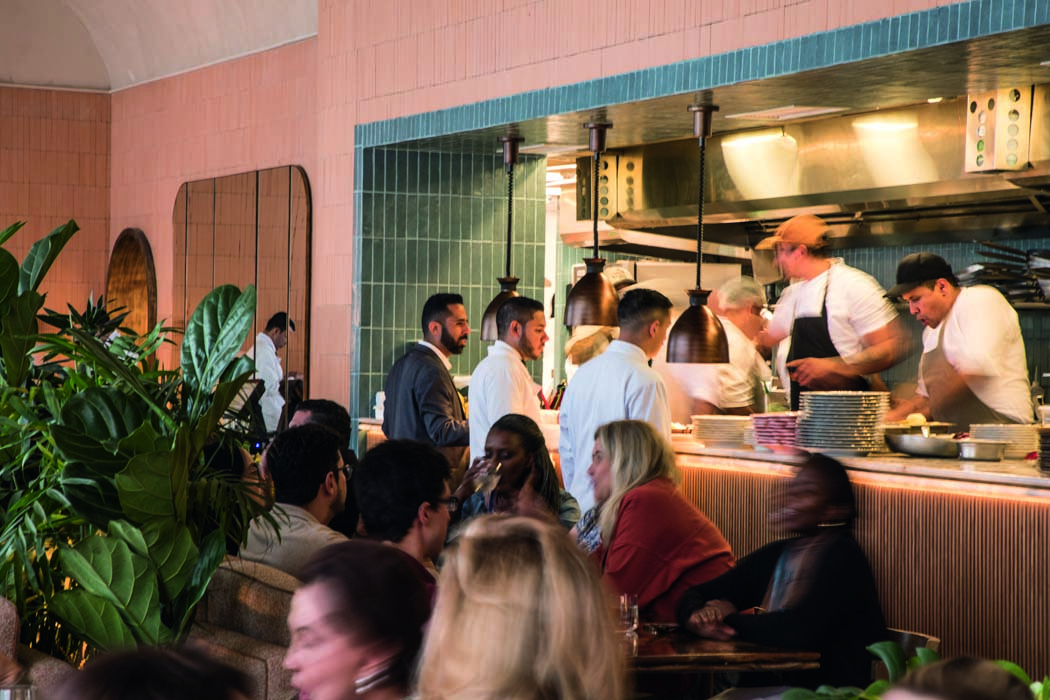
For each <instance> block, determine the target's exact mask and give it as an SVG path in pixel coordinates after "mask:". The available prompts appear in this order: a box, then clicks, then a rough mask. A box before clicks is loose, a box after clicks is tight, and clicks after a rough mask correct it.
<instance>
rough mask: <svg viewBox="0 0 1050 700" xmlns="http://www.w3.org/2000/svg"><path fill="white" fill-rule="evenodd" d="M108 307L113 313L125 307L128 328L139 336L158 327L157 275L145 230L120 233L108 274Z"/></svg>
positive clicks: (131, 229) (126, 230) (127, 230)
mask: <svg viewBox="0 0 1050 700" xmlns="http://www.w3.org/2000/svg"><path fill="white" fill-rule="evenodd" d="M106 304H107V306H108V307H109V310H110V312H112V311H113V310H114V309H116V308H118V307H124V309H125V311H127V313H128V316H127V318H126V319H124V324H123V325H125V326H127V327H128V328H131V329H132V330H134V331H135V332H137V333H139V334H145V333H148V332H149V331H150V329H152V328H153V327H154V326H155V325H157V271H156V269H155V268H154V267H153V250H152V248H150V245H149V239H148V238H146V234H145V233H143V232H142V230H141V229H137V228H126V229H124V230H123V231H121V232H120V235H119V236H118V237H117V242H116V243H115V244H114V245H113V252H112V253H111V254H110V256H109V269H107V270H106Z"/></svg>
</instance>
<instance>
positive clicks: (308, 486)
mask: <svg viewBox="0 0 1050 700" xmlns="http://www.w3.org/2000/svg"><path fill="white" fill-rule="evenodd" d="M266 466H267V469H268V470H269V473H270V477H271V478H272V479H273V488H274V499H275V500H276V505H275V506H274V509H273V518H274V520H276V521H277V525H278V526H279V528H280V533H279V534H278V533H276V532H274V530H273V527H272V526H271V525H270V523H268V522H266V519H265V518H263V517H262V516H259V517H257V518H256V519H255V520H253V521H252V523H251V526H250V527H249V528H248V541H247V542H246V543H245V545H244V546H243V547H241V552H240V555H241V558H243V559H247V560H249V561H257V562H260V563H262V564H266V565H267V566H272V567H274V568H276V569H280V570H281V571H284V572H286V573H289V574H291V575H292V576H299V571H300V569H302V567H303V565H305V564H306V562H307V561H308V560H309V559H310V557H311V556H313V554H314V552H316V551H317V550H319V549H322V548H323V547H325V546H327V545H330V544H334V543H336V542H345V541H346V536H344V535H342V534H340V533H338V532H336V531H335V530H333V529H331V528H330V527H328V524H329V523H330V522H332V518H333V517H335V516H336V514H338V513H340V512H342V510H343V507H344V505H345V503H346V489H347V486H348V483H349V476H350V474H349V472H350V468H349V467H346V466H344V465H343V455H342V454H341V453H340V451H339V436H338V435H336V434H335V433H334V432H332V431H331V430H329V429H328V428H325V427H323V426H320V425H315V424H310V425H300V426H296V427H294V428H288V429H287V430H284V431H282V432H280V433H278V434H277V437H275V438H274V439H273V442H271V443H270V446H269V447H268V448H266Z"/></svg>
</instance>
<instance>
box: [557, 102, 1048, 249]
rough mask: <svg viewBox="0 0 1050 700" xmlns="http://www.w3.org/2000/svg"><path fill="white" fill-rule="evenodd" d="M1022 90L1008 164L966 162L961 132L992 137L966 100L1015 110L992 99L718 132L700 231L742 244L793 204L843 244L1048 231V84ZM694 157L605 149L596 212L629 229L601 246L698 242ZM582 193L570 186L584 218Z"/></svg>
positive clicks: (661, 148) (662, 148)
mask: <svg viewBox="0 0 1050 700" xmlns="http://www.w3.org/2000/svg"><path fill="white" fill-rule="evenodd" d="M1000 92H1001V93H1005V92H1006V91H1000ZM1017 92H1018V94H1019V95H1020V96H1019V97H1018V96H1016V95H1015V96H1014V97H1013V98H1010V99H1015V100H1016V104H1017V105H1019V106H1022V107H1023V108H1022V109H1020V110H1019V114H1020V115H1021V116H1020V118H1016V117H1015V121H1014V122H1007V121H1006V120H1003V121H1002V123H1003V124H1008V123H1012V124H1014V125H1015V127H1014V128H1012V129H1011V131H1010V134H1009V135H1008V134H1006V133H1005V131H1004V132H1003V133H1002V134H999V136H1000V138H999V144H1000V149H1005V147H1006V145H1005V144H1006V143H1007V142H1008V141H1009V140H1010V138H1014V139H1015V140H1014V141H1013V142H1011V148H1014V149H1017V150H1018V152H1019V153H1021V155H1020V157H1019V158H1015V159H1011V160H1013V161H1016V168H1017V169H1015V170H1009V171H992V172H967V169H968V167H969V169H973V168H974V167H975V166H974V165H973V164H969V165H968V162H967V160H966V159H967V148H968V147H967V140H968V139H969V140H970V145H969V149H970V152H971V155H972V154H973V153H979V150H978V149H983V148H985V140H986V139H988V140H989V142H990V134H989V133H986V131H985V130H984V129H981V130H980V131H978V128H977V127H976V126H975V125H976V124H977V123H978V122H977V117H978V116H979V115H978V113H977V111H975V110H974V109H971V104H974V105H979V106H980V108H981V109H982V110H983V109H989V105H991V107H990V108H991V109H993V110H994V109H998V110H1002V111H1005V110H1008V109H1012V106H1011V105H1010V104H1008V103H1007V98H1003V99H1002V100H999V102H998V104H997V103H996V101H995V99H994V98H995V96H994V95H992V96H990V97H989V96H980V98H979V99H978V98H974V99H970V98H957V99H952V100H944V101H942V102H939V103H936V104H923V105H917V106H914V107H910V108H904V109H895V110H887V111H885V112H873V113H866V114H853V115H846V116H836V117H832V118H826V119H819V120H814V121H806V122H797V123H790V124H784V125H782V126H777V127H774V128H763V129H757V130H749V131H741V132H735V133H729V134H717V135H715V136H714V137H712V138H711V139H709V140H708V147H707V161H706V162H707V170H706V173H707V174H706V176H707V178H709V180H708V182H707V184H706V188H705V189H706V191H707V192H708V193H709V195H708V196H709V198H710V199H709V201H708V202H707V203H706V204H705V207H704V214H705V216H704V223H705V229H704V236H705V240H710V241H712V242H713V243H721V244H725V245H728V246H732V247H735V248H737V249H746V248H749V247H751V246H753V245H754V244H755V243H757V242H758V241H759V240H760V239H761V238H762V237H764V236H766V235H768V233H769V231H771V230H773V229H775V228H776V226H777V225H778V224H779V223H780V222H782V221H784V220H786V219H788V218H790V217H792V216H795V215H796V214H802V213H809V214H816V215H818V216H821V217H822V218H824V219H825V220H826V221H827V222H828V223H829V224H830V226H831V231H832V234H831V235H832V244H833V245H835V246H838V247H843V246H865V245H879V244H891V243H893V244H895V243H903V242H916V241H921V240H929V239H930V237H931V236H932V235H935V236H936V239H937V240H938V241H945V240H973V239H975V238H979V237H986V236H1002V237H1016V236H1043V235H1050V213H1048V207H1050V90H1048V89H1047V88H1046V87H1045V86H1036V87H1035V88H1034V89H1033V88H1031V87H1029V86H1022V88H1020V89H1019V90H1018V91H1017ZM989 100H991V102H989ZM968 113H969V114H970V115H971V117H970V121H971V122H972V123H971V124H970V126H969V127H968V124H967V115H968ZM1029 115H1030V116H1029ZM993 116H994V113H993ZM981 119H982V121H981V124H984V123H985V121H984V117H983V116H982V117H981ZM1002 128H1003V129H1006V128H1007V127H1005V126H1003V127H1002ZM987 129H992V130H995V129H997V127H996V126H995V122H994V119H991V118H990V119H989V120H988V122H987ZM1029 133H1030V139H1029ZM991 135H995V133H994V132H993V133H992V134H991ZM1018 138H1019V139H1020V141H1019V143H1020V145H1018V141H1017V139H1018ZM977 141H981V143H980V144H979V145H978V144H977ZM698 159H699V153H698V148H697V143H696V141H695V140H693V139H689V140H684V141H671V142H663V143H654V144H646V145H640V146H637V147H630V148H624V149H619V150H617V151H609V152H607V153H606V154H605V157H604V159H603V161H602V163H601V170H600V175H601V176H602V177H603V180H602V183H601V185H602V188H603V189H602V191H601V195H600V197H601V199H600V201H599V207H601V209H600V210H599V216H600V218H601V219H602V220H604V221H605V222H606V223H607V224H608V225H609V226H610V227H611V228H612V229H623V230H625V231H627V232H629V233H625V234H623V235H620V236H617V234H616V232H615V231H613V232H607V233H606V234H604V235H603V239H604V240H603V242H602V246H603V247H606V248H609V249H612V250H624V251H625V252H643V253H647V254H651V255H658V256H662V257H674V258H676V259H684V258H685V257H686V256H683V255H682V246H683V242H687V241H692V242H693V243H692V246H691V248H690V249H689V250H691V251H695V235H696V234H695V231H696V215H697V206H696V192H697V190H698V183H697V172H698ZM982 161H983V158H982ZM588 167H589V162H588V161H587V160H586V159H582V160H581V161H580V163H579V168H580V170H581V171H580V172H579V173H578V177H577V183H580V182H582V183H584V185H586V184H587V183H588V182H590V173H589V172H587V171H586V170H585V168H588ZM588 191H589V188H588V187H586V186H584V187H580V186H579V185H577V199H578V209H579V210H580V212H579V213H578V218H581V219H585V218H589V212H590V202H589V200H588V196H587V192H588ZM581 213H582V214H583V215H582V216H581V215H580V214H581ZM564 238H565V240H566V242H567V243H569V244H570V245H578V246H582V245H588V244H589V243H590V241H589V240H586V241H584V240H583V239H582V238H581V237H578V236H577V237H574V236H572V235H571V234H569V235H566V236H565V237H564ZM708 252H714V251H707V250H705V253H708ZM691 254H694V255H695V253H691ZM715 254H721V253H715ZM733 254H734V253H732V252H731V253H730V255H733Z"/></svg>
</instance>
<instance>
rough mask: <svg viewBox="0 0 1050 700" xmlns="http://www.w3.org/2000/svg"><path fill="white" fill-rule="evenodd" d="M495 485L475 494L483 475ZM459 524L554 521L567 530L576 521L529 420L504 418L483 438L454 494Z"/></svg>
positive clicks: (570, 502) (576, 506)
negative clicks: (508, 517)
mask: <svg viewBox="0 0 1050 700" xmlns="http://www.w3.org/2000/svg"><path fill="white" fill-rule="evenodd" d="M489 474H491V475H493V476H496V475H498V477H499V479H498V482H497V483H496V485H495V487H493V488H492V490H491V491H489V492H486V491H485V490H484V489H479V490H475V488H476V486H477V484H478V483H479V482H480V481H481V480H482V479H484V478H486V476H487V475H489ZM456 497H457V499H459V500H460V502H461V503H462V508H461V514H460V520H469V519H470V518H473V517H475V516H477V515H481V514H483V513H511V514H514V515H531V516H538V517H545V518H557V519H558V522H560V523H561V524H562V526H563V527H564V528H565V529H566V530H568V529H570V528H571V527H572V526H573V525H575V524H576V521H577V520H579V519H580V505H579V504H578V503H577V502H576V499H575V498H573V497H572V495H571V494H570V493H569V492H568V491H566V490H565V489H563V488H561V486H560V485H559V483H558V473H557V472H556V471H555V470H554V462H553V460H551V455H550V452H548V451H547V443H546V442H545V441H544V439H543V431H542V430H541V429H540V426H538V425H537V424H536V422H535V421H534V420H532V419H531V418H529V417H528V416H523V415H518V414H515V413H509V414H507V415H505V416H503V417H502V418H500V419H499V420H497V421H496V422H495V423H494V424H493V425H492V428H491V429H490V430H489V431H488V436H487V437H486V438H485V451H484V456H483V457H481V458H479V459H475V460H474V463H473V464H472V465H471V467H470V469H468V470H467V473H466V474H465V475H464V477H463V482H462V483H461V484H460V486H459V488H458V489H457V491H456Z"/></svg>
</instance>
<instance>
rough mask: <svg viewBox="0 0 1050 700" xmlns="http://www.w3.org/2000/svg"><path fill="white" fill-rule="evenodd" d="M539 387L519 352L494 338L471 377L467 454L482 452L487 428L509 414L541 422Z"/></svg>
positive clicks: (476, 456) (476, 455) (477, 454)
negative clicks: (486, 354)
mask: <svg viewBox="0 0 1050 700" xmlns="http://www.w3.org/2000/svg"><path fill="white" fill-rule="evenodd" d="M537 392H538V389H537V387H536V384H535V383H534V382H533V381H532V376H530V375H529V370H527V369H525V363H524V362H522V358H521V353H519V352H518V351H517V350H515V349H514V348H512V347H511V346H510V345H507V344H506V343H504V342H503V341H502V340H497V341H496V342H495V343H493V344H492V345H491V346H490V347H489V354H488V357H486V358H485V359H484V360H482V361H481V362H479V363H478V366H477V367H475V368H474V374H472V375H471V376H470V395H469V397H468V398H469V399H470V457H471V459H472V460H473V459H476V458H478V457H483V456H484V455H485V438H486V436H487V435H488V433H489V428H491V427H492V424H493V423H495V422H496V421H497V420H499V419H500V418H502V417H503V416H505V415H507V414H508V413H521V414H522V415H526V416H528V417H529V418H531V419H532V420H534V421H536V425H537V426H538V425H540V401H539V398H537Z"/></svg>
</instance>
